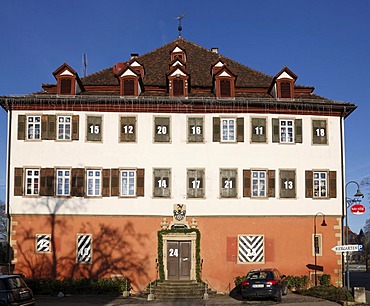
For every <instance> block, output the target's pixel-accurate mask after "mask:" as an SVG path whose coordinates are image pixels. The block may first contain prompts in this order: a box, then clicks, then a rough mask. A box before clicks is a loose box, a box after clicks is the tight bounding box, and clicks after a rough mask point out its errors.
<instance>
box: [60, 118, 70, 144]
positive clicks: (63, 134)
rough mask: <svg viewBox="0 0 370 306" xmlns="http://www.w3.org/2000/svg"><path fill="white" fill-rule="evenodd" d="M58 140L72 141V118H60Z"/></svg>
mask: <svg viewBox="0 0 370 306" xmlns="http://www.w3.org/2000/svg"><path fill="white" fill-rule="evenodd" d="M57 129H58V130H57V133H58V136H57V139H58V140H71V139H72V116H58V127H57Z"/></svg>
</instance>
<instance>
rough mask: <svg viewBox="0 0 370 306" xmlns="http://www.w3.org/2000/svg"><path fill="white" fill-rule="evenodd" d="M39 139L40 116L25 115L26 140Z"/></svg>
mask: <svg viewBox="0 0 370 306" xmlns="http://www.w3.org/2000/svg"><path fill="white" fill-rule="evenodd" d="M40 139H41V116H27V140H40Z"/></svg>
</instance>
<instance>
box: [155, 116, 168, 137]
mask: <svg viewBox="0 0 370 306" xmlns="http://www.w3.org/2000/svg"><path fill="white" fill-rule="evenodd" d="M154 141H155V142H170V141H171V137H170V118H169V117H155V118H154Z"/></svg>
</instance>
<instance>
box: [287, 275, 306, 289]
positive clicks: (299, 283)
mask: <svg viewBox="0 0 370 306" xmlns="http://www.w3.org/2000/svg"><path fill="white" fill-rule="evenodd" d="M285 281H286V282H287V287H288V289H289V290H291V291H299V290H301V289H306V288H307V285H308V277H307V276H306V275H301V276H293V275H288V276H287V277H286V278H285Z"/></svg>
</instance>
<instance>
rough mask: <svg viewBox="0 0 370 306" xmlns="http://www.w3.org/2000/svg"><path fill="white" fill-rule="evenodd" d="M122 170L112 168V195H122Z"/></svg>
mask: <svg viewBox="0 0 370 306" xmlns="http://www.w3.org/2000/svg"><path fill="white" fill-rule="evenodd" d="M120 186H121V182H120V171H119V169H112V170H111V196H112V197H118V196H119V195H120Z"/></svg>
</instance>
